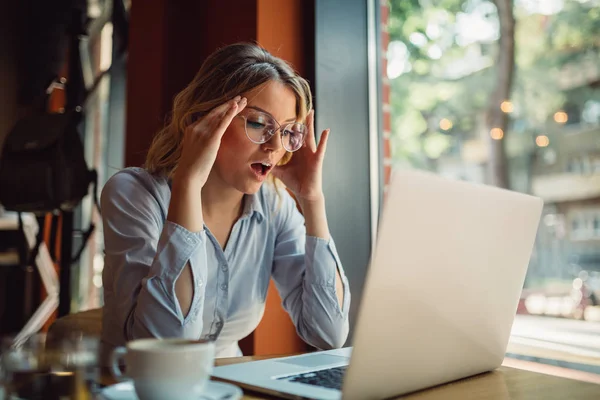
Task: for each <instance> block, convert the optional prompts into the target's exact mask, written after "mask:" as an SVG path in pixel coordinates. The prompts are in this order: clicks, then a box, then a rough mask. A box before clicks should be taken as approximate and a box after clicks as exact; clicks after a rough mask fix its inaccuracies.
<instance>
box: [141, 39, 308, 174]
mask: <svg viewBox="0 0 600 400" xmlns="http://www.w3.org/2000/svg"><path fill="white" fill-rule="evenodd" d="M270 81H277V82H281V83H283V84H284V85H286V86H287V87H289V88H290V89H291V90H292V91H293V92H294V94H295V96H296V117H297V118H298V120H299V121H304V119H305V118H306V115H307V113H308V111H310V109H311V108H312V95H311V91H310V86H309V85H308V82H307V81H306V80H305V79H304V78H302V77H301V76H299V75H298V74H297V73H296V72H295V71H294V70H293V68H292V67H291V66H290V65H289V64H287V63H286V62H285V61H283V60H282V59H280V58H278V57H275V56H273V55H272V54H270V53H269V52H268V51H267V50H265V49H263V48H262V47H260V46H258V45H256V44H252V43H237V44H233V45H229V46H226V47H223V48H221V49H219V50H217V51H215V52H214V53H213V54H211V55H210V56H209V57H208V58H207V59H206V60H205V61H204V63H203V64H202V66H201V67H200V70H199V71H198V73H197V74H196V76H195V77H194V79H193V80H192V81H191V82H190V83H189V84H188V85H187V87H186V88H185V89H183V90H182V91H181V92H179V94H177V96H176V97H175V100H174V101H173V110H172V111H171V116H170V119H169V121H168V122H167V124H166V125H165V127H164V128H163V129H162V130H160V131H159V132H158V133H157V134H156V136H155V137H154V139H153V141H152V145H151V146H150V149H149V150H148V154H147V156H146V163H145V168H146V169H147V170H148V171H149V172H150V173H152V174H156V175H162V176H166V177H169V178H171V177H172V176H173V173H174V172H175V170H176V169H177V164H178V162H179V158H180V157H181V141H182V138H183V132H184V131H185V129H186V128H187V127H188V126H189V125H190V124H192V123H193V120H194V117H198V116H202V115H206V114H207V113H209V112H210V111H211V110H212V109H213V108H215V107H217V106H219V105H220V104H223V103H224V102H226V101H228V100H230V99H233V98H234V97H236V96H237V95H239V94H242V93H245V92H248V91H250V90H252V89H255V88H258V87H260V86H262V85H264V84H266V83H268V82H270ZM291 156H292V153H286V155H285V156H284V157H283V159H282V160H281V162H280V164H285V163H287V162H288V161H289V160H290V158H291Z"/></svg>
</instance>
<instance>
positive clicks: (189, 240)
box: [185, 236, 194, 244]
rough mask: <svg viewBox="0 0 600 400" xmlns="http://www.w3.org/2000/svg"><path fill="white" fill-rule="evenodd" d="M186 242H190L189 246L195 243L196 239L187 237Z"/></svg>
mask: <svg viewBox="0 0 600 400" xmlns="http://www.w3.org/2000/svg"><path fill="white" fill-rule="evenodd" d="M185 241H186V242H188V243H189V244H192V243H194V239H192V238H191V237H190V236H188V237H186V238H185Z"/></svg>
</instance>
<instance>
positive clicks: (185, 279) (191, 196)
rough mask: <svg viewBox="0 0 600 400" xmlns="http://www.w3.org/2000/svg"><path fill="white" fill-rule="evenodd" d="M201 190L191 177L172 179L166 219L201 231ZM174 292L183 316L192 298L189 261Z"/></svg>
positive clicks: (191, 229)
mask: <svg viewBox="0 0 600 400" xmlns="http://www.w3.org/2000/svg"><path fill="white" fill-rule="evenodd" d="M201 190H202V186H201V185H199V184H197V183H195V181H194V180H193V179H177V178H175V179H173V184H172V187H171V200H170V202H169V211H168V214H167V219H168V220H169V221H171V222H174V223H176V224H178V225H180V226H182V227H184V228H185V229H187V230H188V231H190V232H200V231H202V229H203V228H204V219H203V216H202V201H201V196H200V193H201ZM175 294H176V296H177V301H178V302H179V307H181V312H182V313H183V315H184V317H185V316H187V315H188V313H189V311H190V308H191V306H192V299H193V298H194V278H193V276H192V268H191V266H190V264H189V263H187V264H186V266H185V268H184V269H183V271H181V274H180V275H179V277H178V278H177V280H176V281H175Z"/></svg>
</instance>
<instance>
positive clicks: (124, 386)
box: [98, 381, 244, 400]
mask: <svg viewBox="0 0 600 400" xmlns="http://www.w3.org/2000/svg"><path fill="white" fill-rule="evenodd" d="M243 395H244V392H242V389H240V388H239V387H237V386H234V385H231V384H229V383H224V382H217V381H208V382H206V387H205V388H204V393H202V395H201V396H200V397H198V400H239V399H241V398H242V396H243ZM98 400H138V397H137V395H136V394H135V389H134V387H133V382H131V381H126V382H121V383H117V384H116V385H111V386H107V387H105V388H104V389H102V390H101V391H100V395H99V397H98Z"/></svg>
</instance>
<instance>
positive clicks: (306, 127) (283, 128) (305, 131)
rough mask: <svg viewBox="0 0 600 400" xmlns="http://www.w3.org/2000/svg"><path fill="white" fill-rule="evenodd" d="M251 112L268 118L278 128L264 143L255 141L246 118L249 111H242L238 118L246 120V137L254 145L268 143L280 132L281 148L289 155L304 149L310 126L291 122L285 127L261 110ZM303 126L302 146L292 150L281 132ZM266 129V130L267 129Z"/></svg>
mask: <svg viewBox="0 0 600 400" xmlns="http://www.w3.org/2000/svg"><path fill="white" fill-rule="evenodd" d="M249 109H250V110H252V112H255V113H258V114H262V115H264V116H265V117H267V118H268V119H269V120H270V121H272V122H273V123H274V125H275V126H276V129H273V130H272V133H271V134H270V135H269V137H268V138H267V139H265V140H263V141H256V140H254V139H252V138H251V137H250V134H248V118H247V117H246V115H244V114H243V113H244V111H246V110H248V108H246V109H245V110H242V111H241V112H240V113H239V114H238V115H237V117H239V118H241V119H243V120H244V132H245V133H246V137H247V138H248V140H250V141H251V142H252V143H255V144H263V143H267V142H268V141H269V140H271V139H272V138H273V136H275V134H276V133H277V132H280V135H279V136H280V138H281V146H282V147H283V148H284V149H285V151H287V152H289V153H293V152H296V151H298V150H300V149H301V148H302V146H303V145H304V142H305V141H306V137H307V136H308V126H306V124H303V123H302V122H289V123H286V124H285V125H281V124H280V123H279V122H278V121H277V120H276V119H275V118H273V116H272V115H270V114H268V113H266V112H264V111H260V110H256V109H254V108H249ZM296 124H299V125H302V126H303V127H304V136H303V137H302V142H301V143H300V146H299V147H298V148H297V149H295V150H290V149H288V148H287V147H286V146H285V142H284V141H283V134H281V132H283V131H285V129H286V128H287V127H289V126H290V125H296ZM265 129H266V128H265Z"/></svg>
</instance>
